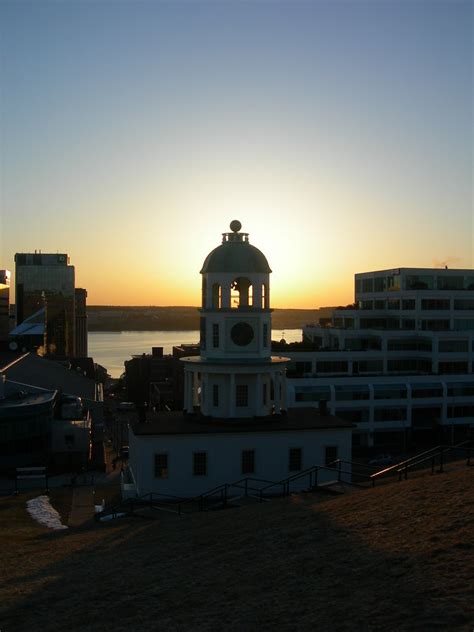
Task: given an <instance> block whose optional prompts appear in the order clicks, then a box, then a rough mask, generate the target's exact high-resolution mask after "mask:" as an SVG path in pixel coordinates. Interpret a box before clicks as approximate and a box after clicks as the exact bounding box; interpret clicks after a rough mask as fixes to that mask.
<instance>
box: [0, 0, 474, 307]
mask: <svg viewBox="0 0 474 632" xmlns="http://www.w3.org/2000/svg"><path fill="white" fill-rule="evenodd" d="M472 33H473V3H472V2H470V1H465V2H463V1H462V0H459V1H457V0H453V1H446V2H443V1H442V0H436V1H433V2H431V1H429V0H424V1H422V2H416V1H409V0H404V1H400V2H396V1H389V0H381V1H380V2H376V1H375V0H373V1H370V2H365V1H363V0H351V1H349V2H343V1H338V0H336V1H327V2H325V1H318V0H314V1H312V2H310V1H306V2H299V1H298V0H296V1H291V2H290V1H288V2H285V1H280V2H272V1H265V2H264V1H259V2H253V1H245V2H244V1H233V0H230V1H228V2H217V1H215V2H199V1H192V0H190V1H186V2H185V1H179V0H178V1H175V2H159V1H152V0H149V1H140V0H138V1H134V2H132V1H127V0H121V1H113V0H111V1H105V0H102V1H99V0H97V1H95V2H92V1H91V2H87V1H74V0H72V1H68V2H56V1H55V2H47V1H42V0H35V1H34V2H26V1H20V2H18V1H14V2H9V1H7V0H2V2H1V3H0V48H1V51H0V52H1V58H0V63H1V66H0V71H1V95H0V98H1V111H0V143H1V144H0V169H1V172H0V173H1V180H0V186H1V189H0V194H1V199H0V203H1V206H0V268H9V269H11V270H14V263H13V258H14V253H15V252H32V251H34V250H35V249H41V250H42V251H43V252H57V251H59V252H67V253H68V254H69V255H70V257H71V263H72V264H73V265H75V267H76V285H77V286H81V287H85V288H87V290H88V293H89V296H88V302H89V303H90V304H120V305H197V304H198V303H199V300H200V275H199V270H200V268H201V265H202V262H203V260H204V258H205V257H206V255H207V253H208V252H209V251H210V250H211V249H212V248H214V247H216V246H217V245H219V243H220V241H221V233H222V232H225V231H227V230H228V225H229V222H230V221H231V220H232V219H239V220H240V221H241V222H242V225H243V230H244V231H245V232H249V233H250V241H251V243H252V244H253V245H255V246H257V247H258V248H260V249H261V250H262V251H263V252H264V253H265V254H266V255H267V258H268V260H269V263H270V266H271V268H272V270H273V275H272V304H273V307H308V308H309V307H318V306H322V305H335V304H345V303H349V302H351V301H352V299H353V275H354V273H355V272H363V271H367V270H371V269H384V268H392V267H399V266H413V267H415V266H420V267H433V266H436V265H444V264H445V263H447V264H448V265H449V266H450V267H472V266H473V263H474V261H473V227H472V213H473V191H472V169H473V161H472V151H473V125H472V123H473V120H472V114H473V112H472V91H473V77H472V52H473V50H472V45H473V44H472Z"/></svg>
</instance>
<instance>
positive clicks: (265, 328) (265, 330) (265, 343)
mask: <svg viewBox="0 0 474 632" xmlns="http://www.w3.org/2000/svg"><path fill="white" fill-rule="evenodd" d="M263 346H264V347H268V325H263Z"/></svg>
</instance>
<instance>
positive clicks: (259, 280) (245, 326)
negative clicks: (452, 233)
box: [123, 221, 352, 497]
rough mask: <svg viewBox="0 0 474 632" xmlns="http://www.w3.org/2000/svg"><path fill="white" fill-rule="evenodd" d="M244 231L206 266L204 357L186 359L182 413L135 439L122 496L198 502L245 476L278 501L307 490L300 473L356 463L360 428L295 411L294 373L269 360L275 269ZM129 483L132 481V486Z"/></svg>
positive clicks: (165, 416)
mask: <svg viewBox="0 0 474 632" xmlns="http://www.w3.org/2000/svg"><path fill="white" fill-rule="evenodd" d="M240 228H241V225H240V222H238V221H234V222H232V224H231V231H232V232H230V233H224V235H223V241H222V244H221V245H220V246H218V247H217V248H215V249H214V250H213V251H212V252H211V253H210V254H209V255H208V257H207V258H206V260H205V261H204V265H203V268H202V270H201V274H202V307H201V309H200V315H201V339H200V355H198V356H196V355H193V356H187V357H184V358H181V362H182V364H183V366H184V402H183V405H184V411H183V412H181V411H175V412H165V413H158V414H157V415H156V416H155V417H154V418H153V417H152V418H151V419H147V422H146V423H136V424H132V425H131V428H130V432H129V445H130V458H129V469H128V471H127V475H126V477H125V479H124V481H125V480H127V481H130V482H127V483H126V487H125V483H124V487H123V492H124V494H127V495H130V494H132V495H133V494H135V493H136V494H139V495H141V494H145V493H148V492H153V493H156V494H160V493H161V494H165V495H166V494H169V495H176V496H181V497H183V496H185V497H189V496H194V495H197V494H202V493H204V492H205V491H206V490H209V489H211V488H215V487H216V486H219V485H223V484H225V483H232V482H235V481H238V480H241V479H242V478H245V477H252V478H253V480H257V479H260V481H261V480H262V479H265V483H264V484H265V485H267V484H268V482H271V483H272V484H274V486H275V487H274V491H275V493H278V491H279V490H280V489H281V483H279V481H282V480H283V479H285V478H288V477H291V481H290V480H289V481H288V489H292V490H294V491H296V490H301V489H303V488H306V487H307V486H308V478H307V476H306V475H304V476H303V475H301V476H300V473H301V472H302V471H303V470H305V469H306V468H310V467H311V466H315V465H321V466H322V469H321V471H320V477H321V480H326V481H327V480H331V479H333V478H334V470H331V468H330V467H325V466H328V465H330V463H332V462H333V461H334V460H335V459H337V458H338V457H340V458H341V459H345V460H350V456H351V434H352V424H351V423H350V422H348V421H345V420H343V419H337V418H336V417H333V416H330V415H328V414H326V412H325V410H324V407H322V408H321V410H320V411H317V410H314V409H311V408H309V409H307V410H296V409H294V410H287V404H286V376H285V372H286V366H287V364H288V362H289V359H288V358H286V357H280V356H272V355H271V339H270V332H271V311H272V310H271V309H270V284H269V281H270V276H269V275H270V272H271V270H270V267H269V265H268V262H267V259H266V258H265V256H264V254H263V253H262V252H261V251H260V250H258V249H257V248H255V247H254V246H252V245H250V243H249V240H248V234H247V233H241V232H240ZM127 477H129V478H127Z"/></svg>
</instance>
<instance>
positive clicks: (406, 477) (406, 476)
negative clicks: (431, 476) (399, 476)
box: [405, 463, 408, 480]
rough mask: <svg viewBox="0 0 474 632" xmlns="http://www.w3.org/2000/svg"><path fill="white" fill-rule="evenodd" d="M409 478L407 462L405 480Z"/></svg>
mask: <svg viewBox="0 0 474 632" xmlns="http://www.w3.org/2000/svg"><path fill="white" fill-rule="evenodd" d="M407 479H408V463H406V464H405V480H407Z"/></svg>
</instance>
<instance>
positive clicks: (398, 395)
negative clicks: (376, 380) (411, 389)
mask: <svg viewBox="0 0 474 632" xmlns="http://www.w3.org/2000/svg"><path fill="white" fill-rule="evenodd" d="M406 396H407V387H406V386H405V384H374V399H405V398H406Z"/></svg>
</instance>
